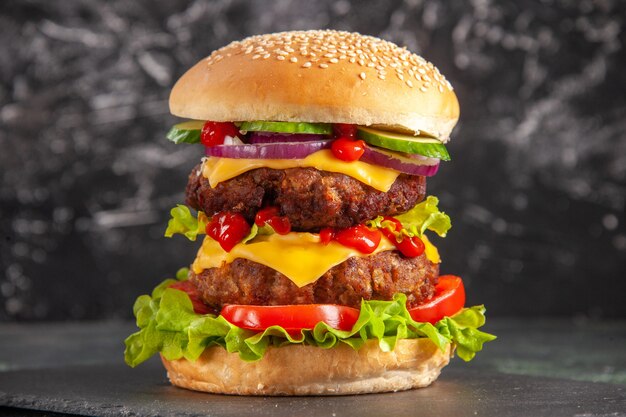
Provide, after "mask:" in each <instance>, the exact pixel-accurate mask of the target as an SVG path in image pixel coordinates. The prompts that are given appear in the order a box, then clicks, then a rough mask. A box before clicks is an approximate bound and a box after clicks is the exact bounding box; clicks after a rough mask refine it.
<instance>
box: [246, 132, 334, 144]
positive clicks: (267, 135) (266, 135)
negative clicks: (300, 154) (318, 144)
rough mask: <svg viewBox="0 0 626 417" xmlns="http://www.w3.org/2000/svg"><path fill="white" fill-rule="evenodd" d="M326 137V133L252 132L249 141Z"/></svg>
mask: <svg viewBox="0 0 626 417" xmlns="http://www.w3.org/2000/svg"><path fill="white" fill-rule="evenodd" d="M324 139H325V138H324V135H315V134H308V133H272V132H253V133H251V134H250V137H249V138H248V141H249V142H250V143H285V142H311V141H321V140H324Z"/></svg>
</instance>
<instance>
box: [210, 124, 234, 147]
mask: <svg viewBox="0 0 626 417" xmlns="http://www.w3.org/2000/svg"><path fill="white" fill-rule="evenodd" d="M238 134H239V128H238V127H237V126H235V124H234V123H231V122H206V123H205V124H204V126H203V127H202V132H200V142H202V144H203V145H204V146H216V145H222V144H223V143H224V138H226V136H230V137H233V138H234V137H237V135H238Z"/></svg>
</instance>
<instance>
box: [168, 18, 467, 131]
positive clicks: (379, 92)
mask: <svg viewBox="0 0 626 417" xmlns="http://www.w3.org/2000/svg"><path fill="white" fill-rule="evenodd" d="M170 110H171V112H172V113H173V114H174V115H176V116H180V117H185V118H190V119H197V120H212V121H246V120H250V121H251V120H268V121H288V122H326V123H352V124H358V125H366V126H370V125H382V126H385V127H387V128H390V129H396V130H402V131H409V132H412V133H415V134H418V133H419V132H422V133H426V134H430V135H432V136H435V137H438V138H440V139H442V140H444V141H445V140H447V139H448V138H449V136H450V132H451V131H452V128H453V127H454V125H455V124H456V122H457V120H458V118H459V103H458V100H457V98H456V95H455V94H454V91H452V86H451V85H450V83H449V82H448V81H447V80H446V79H445V77H444V76H443V75H441V73H440V72H439V70H438V69H437V68H435V66H434V65H433V64H431V63H430V62H428V61H426V60H425V59H423V58H422V57H420V56H418V55H415V54H412V53H410V52H409V51H407V50H406V48H400V47H398V46H397V45H395V44H393V43H391V42H387V41H384V40H381V39H378V38H374V37H372V36H364V35H360V34H358V33H350V32H338V31H334V30H312V31H296V32H282V33H273V34H269V35H258V36H252V37H249V38H246V39H244V40H242V41H236V42H233V43H231V44H230V45H227V46H225V47H223V48H221V49H218V50H217V51H215V52H213V53H212V54H211V55H210V56H209V57H207V58H205V59H203V60H201V61H200V62H198V63H197V64H196V65H195V66H193V67H192V68H191V69H190V70H189V71H187V72H186V73H185V74H184V75H183V76H182V77H181V78H180V79H179V80H178V82H177V83H176V85H175V86H174V89H173V90H172V93H171V95H170Z"/></svg>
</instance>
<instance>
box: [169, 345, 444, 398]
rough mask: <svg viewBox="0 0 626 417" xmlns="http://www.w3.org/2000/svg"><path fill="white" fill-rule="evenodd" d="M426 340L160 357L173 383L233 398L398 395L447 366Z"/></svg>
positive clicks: (209, 351)
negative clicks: (254, 357)
mask: <svg viewBox="0 0 626 417" xmlns="http://www.w3.org/2000/svg"><path fill="white" fill-rule="evenodd" d="M450 356H451V347H450V345H448V347H447V348H446V349H445V350H444V351H443V352H442V351H441V350H439V349H438V348H437V347H436V346H435V345H434V344H433V343H432V342H431V341H430V340H428V339H402V340H399V341H398V343H397V344H396V347H395V349H394V350H393V351H391V352H383V351H381V350H380V348H379V347H378V342H377V341H374V340H372V341H369V342H368V343H367V344H366V345H365V346H363V347H362V348H361V349H359V350H358V351H355V350H354V349H352V348H351V347H350V346H347V345H344V344H342V343H340V344H339V345H337V346H335V347H333V348H331V349H322V348H318V347H313V346H305V345H288V346H284V347H280V348H276V347H270V348H269V349H268V350H267V352H266V353H265V356H264V357H263V359H261V360H260V361H257V362H244V361H242V360H241V359H239V355H237V354H235V353H228V352H227V351H226V350H225V349H223V348H222V347H219V346H214V347H210V348H207V349H206V350H205V351H204V353H203V354H202V356H201V357H200V358H199V359H198V360H197V361H196V362H190V361H187V360H186V359H179V360H175V361H168V360H166V359H165V358H163V357H161V359H162V360H163V364H164V365H165V368H166V369H167V376H168V377H169V379H170V381H171V382H172V384H174V385H177V386H179V387H183V388H187V389H192V390H196V391H206V392H212V393H220V394H236V395H343V394H366V393H374V392H386V391H402V390H407V389H411V388H420V387H425V386H427V385H429V384H430V383H431V382H433V381H434V380H435V379H437V377H438V376H439V373H440V372H441V369H442V368H443V367H444V366H446V365H447V364H448V362H449V361H450Z"/></svg>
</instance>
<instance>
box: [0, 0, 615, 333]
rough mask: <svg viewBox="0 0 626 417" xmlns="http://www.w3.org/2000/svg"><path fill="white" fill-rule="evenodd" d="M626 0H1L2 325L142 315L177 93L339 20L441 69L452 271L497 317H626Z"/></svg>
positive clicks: (175, 254) (436, 183)
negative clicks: (265, 42)
mask: <svg viewBox="0 0 626 417" xmlns="http://www.w3.org/2000/svg"><path fill="white" fill-rule="evenodd" d="M625 19H626V3H625V2H623V1H596V2H591V1H544V2H537V1H513V0H511V1H506V2H505V1H500V2H489V1H479V0H476V1H471V2H461V1H458V2H454V1H453V2H432V1H428V2H427V1H418V0H413V1H406V2H399V1H385V2H382V1H364V2H353V3H350V2H347V1H332V0H327V1H302V2H300V1H277V2H268V1H257V2H244V1H216V2H202V1H195V2H183V1H168V2H149V1H126V0H119V1H109V2H100V1H96V0H92V1H89V0H83V1H63V2H61V1H59V2H52V1H47V0H40V1H6V0H5V1H2V2H0V80H1V83H0V106H1V108H0V238H1V240H0V320H3V321H7V320H9V321H10V320H42V319H54V320H57V319H104V318H107V319H113V318H129V317H130V316H131V306H132V303H133V301H134V298H135V297H136V296H137V295H139V294H141V293H145V292H147V291H149V290H150V289H151V288H152V287H153V286H154V285H155V284H156V283H157V282H160V280H162V279H163V278H165V277H167V276H169V275H171V274H173V273H174V271H175V270H176V269H177V268H178V267H180V266H184V265H186V264H188V263H189V262H191V260H192V259H193V257H194V255H195V246H196V245H194V244H191V243H190V242H188V241H186V240H185V239H182V238H174V239H164V238H162V237H161V236H162V234H163V230H164V228H165V224H166V221H167V219H168V211H169V208H171V207H172V206H173V205H175V204H176V203H179V202H182V201H183V190H184V186H185V184H186V176H187V174H188V172H189V171H190V170H191V168H192V167H193V166H194V164H196V163H197V161H198V159H199V158H200V156H201V153H202V151H201V149H200V148H199V147H197V146H183V145H179V146H176V145H173V144H171V143H169V142H167V141H166V140H165V139H164V136H165V133H166V131H167V130H168V128H169V127H170V125H172V124H173V123H174V122H175V119H174V118H173V117H172V116H170V115H169V112H168V108H167V98H168V94H169V90H170V88H171V86H172V85H173V83H174V82H175V81H176V79H177V78H178V77H179V76H180V75H182V73H183V72H184V71H185V69H187V68H188V67H190V66H191V65H192V64H194V63H195V62H196V61H198V60H199V59H201V58H202V57H204V56H206V55H208V54H209V53H210V52H211V51H212V50H213V49H216V48H218V47H220V46H223V45H225V44H227V43H228V42H230V41H232V40H237V39H240V38H242V37H245V36H248V35H252V34H258V33H265V32H273V31H282V30H292V29H313V28H335V29H344V30H351V31H358V32H361V33H364V34H371V35H375V36H380V37H382V38H384V39H387V40H391V41H394V42H396V43H398V44H400V45H406V46H407V47H408V48H409V49H410V50H412V51H414V52H417V53H420V54H422V55H423V56H425V57H426V58H427V59H428V60H430V61H432V62H433V63H435V64H436V65H437V66H438V67H439V69H440V70H441V71H442V72H443V73H444V74H445V75H446V76H447V78H448V79H449V80H450V82H451V83H452V84H453V86H454V87H455V88H456V93H457V95H458V97H459V100H460V103H461V113H462V114H461V122H460V124H459V126H458V127H457V128H456V130H455V132H454V133H453V139H452V142H451V144H450V146H449V150H450V152H451V154H452V157H453V162H451V163H446V164H443V166H442V169H441V170H440V172H439V174H437V176H436V177H435V178H433V179H432V180H430V181H429V190H430V193H432V194H435V195H437V196H439V197H440V199H441V201H442V204H441V206H442V207H443V209H444V210H445V211H446V212H447V213H449V214H450V215H451V217H452V220H453V229H452V230H451V232H450V233H449V235H448V238H446V239H445V240H437V241H436V243H437V245H438V246H439V249H440V251H441V253H442V255H443V258H444V263H443V267H442V271H443V272H447V273H455V274H458V275H462V276H463V277H464V279H465V282H466V287H467V290H468V293H469V302H471V303H485V304H487V306H488V309H489V314H490V315H491V316H494V315H497V316H528V315H535V316H544V315H559V316H569V317H578V318H597V317H626V228H625V224H626V219H625V215H624V202H625V196H626V137H625V136H626V49H625V48H626V47H625V45H624V44H625V42H626V34H625V32H624V28H625V25H626V23H625Z"/></svg>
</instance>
